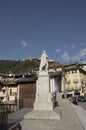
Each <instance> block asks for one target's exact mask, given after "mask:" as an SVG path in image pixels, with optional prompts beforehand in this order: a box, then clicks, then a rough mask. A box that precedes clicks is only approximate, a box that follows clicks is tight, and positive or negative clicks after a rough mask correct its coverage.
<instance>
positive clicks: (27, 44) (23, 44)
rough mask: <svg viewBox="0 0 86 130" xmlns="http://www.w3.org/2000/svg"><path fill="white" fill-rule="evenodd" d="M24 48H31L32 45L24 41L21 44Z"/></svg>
mask: <svg viewBox="0 0 86 130" xmlns="http://www.w3.org/2000/svg"><path fill="white" fill-rule="evenodd" d="M20 44H21V45H22V46H23V47H27V46H29V47H30V46H31V44H30V43H26V42H25V41H22V42H21V43H20Z"/></svg>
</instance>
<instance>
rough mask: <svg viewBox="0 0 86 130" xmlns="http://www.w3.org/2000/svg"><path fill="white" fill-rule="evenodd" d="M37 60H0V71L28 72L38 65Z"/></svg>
mask: <svg viewBox="0 0 86 130" xmlns="http://www.w3.org/2000/svg"><path fill="white" fill-rule="evenodd" d="M39 63H40V62H39V60H37V59H33V60H24V61H21V60H18V61H14V60H0V73H1V74H2V73H10V72H12V73H22V72H28V71H31V70H34V69H37V68H38V67H39Z"/></svg>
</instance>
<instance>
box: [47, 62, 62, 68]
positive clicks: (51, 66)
mask: <svg viewBox="0 0 86 130" xmlns="http://www.w3.org/2000/svg"><path fill="white" fill-rule="evenodd" d="M59 67H61V64H60V63H58V62H54V63H52V64H50V65H49V69H50V68H59Z"/></svg>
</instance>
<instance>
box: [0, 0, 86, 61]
mask: <svg viewBox="0 0 86 130" xmlns="http://www.w3.org/2000/svg"><path fill="white" fill-rule="evenodd" d="M43 50H46V53H47V55H48V57H49V58H51V59H53V60H56V61H58V62H60V63H66V62H70V61H80V60H83V61H86V0H0V60H2V59H3V60H20V59H26V58H29V57H37V58H39V57H40V56H41V55H42V51H43Z"/></svg>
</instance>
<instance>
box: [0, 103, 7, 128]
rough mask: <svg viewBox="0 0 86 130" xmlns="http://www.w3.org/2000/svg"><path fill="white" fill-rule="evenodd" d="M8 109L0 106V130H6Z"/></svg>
mask: <svg viewBox="0 0 86 130" xmlns="http://www.w3.org/2000/svg"><path fill="white" fill-rule="evenodd" d="M7 122H8V109H7V107H4V106H1V105H0V130H7Z"/></svg>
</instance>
